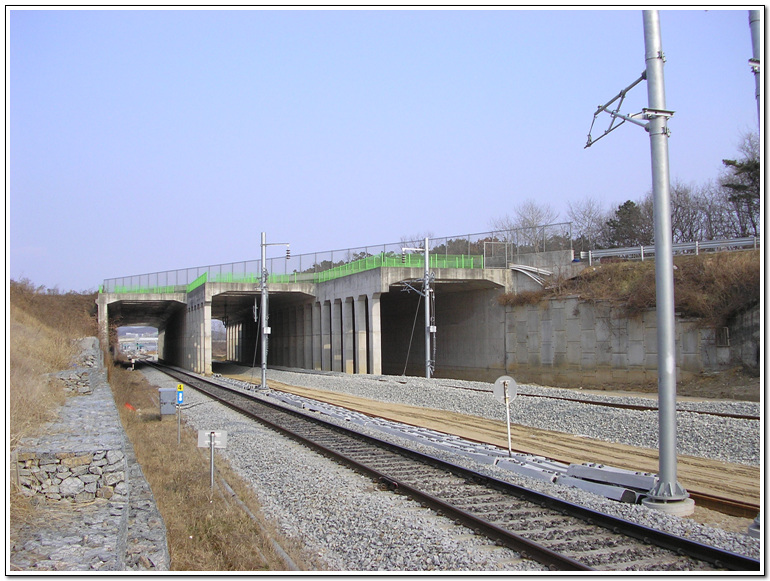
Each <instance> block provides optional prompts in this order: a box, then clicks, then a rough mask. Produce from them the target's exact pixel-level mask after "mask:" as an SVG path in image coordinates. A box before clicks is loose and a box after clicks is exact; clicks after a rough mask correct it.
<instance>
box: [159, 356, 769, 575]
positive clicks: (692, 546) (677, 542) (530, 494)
mask: <svg viewBox="0 0 770 581" xmlns="http://www.w3.org/2000/svg"><path fill="white" fill-rule="evenodd" d="M150 365H151V366H153V367H156V368H157V369H159V370H160V371H162V372H163V373H166V374H167V375H170V376H172V377H174V378H176V379H180V380H183V381H185V382H186V383H187V384H188V385H190V387H193V388H194V389H198V390H199V391H202V392H204V393H206V395H208V396H209V397H212V398H213V399H216V400H217V401H219V402H220V403H222V404H223V405H226V406H227V407H229V408H231V409H233V410H235V411H237V412H239V413H242V414H245V415H247V416H249V417H253V418H254V419H256V420H258V421H260V422H262V423H264V424H265V425H268V426H269V427H270V428H272V429H275V430H276V431H278V432H280V433H283V434H285V435H287V436H289V437H291V438H293V439H295V440H297V441H300V442H301V443H302V444H303V445H307V446H308V447H310V448H313V449H315V450H317V451H318V452H320V453H321V454H324V455H326V456H329V457H331V458H334V459H336V460H338V461H339V462H341V463H343V464H345V465H347V466H349V467H350V468H352V469H355V470H357V471H360V472H362V473H365V474H368V475H370V476H371V477H373V478H375V479H376V480H378V481H379V482H381V483H383V484H385V485H386V486H388V487H390V488H393V489H394V490H397V491H399V492H403V493H407V494H409V495H410V496H413V497H414V498H417V499H418V500H420V501H421V502H423V503H425V504H426V505H428V506H431V508H434V510H437V511H440V512H442V513H444V514H447V515H451V516H452V517H453V518H455V519H456V520H459V521H460V522H462V523H463V524H465V525H466V526H469V527H470V528H472V529H478V530H481V531H483V532H484V534H485V535H487V536H489V537H490V538H492V539H494V540H496V541H498V542H500V543H502V544H504V545H505V546H507V547H509V548H511V549H513V550H515V551H517V552H520V553H522V554H526V555H527V556H529V557H531V558H532V559H534V560H536V561H538V562H540V563H542V564H544V565H547V566H549V567H558V568H560V570H594V569H592V568H591V567H588V566H586V565H584V564H582V563H580V562H578V561H575V560H574V559H571V558H570V557H567V556H564V555H560V554H558V553H556V552H554V551H551V550H550V549H548V548H547V547H543V546H541V545H539V544H538V543H534V542H532V541H529V540H527V539H525V538H524V537H521V536H520V535H517V534H516V533H513V532H512V531H507V530H505V529H502V528H500V527H497V526H496V525H494V524H492V523H490V522H488V521H486V520H484V519H482V518H479V517H476V516H474V515H472V514H470V513H468V512H467V511H463V510H462V509H459V508H457V507H453V506H451V505H449V504H447V503H445V502H444V501H442V500H440V499H438V498H435V497H433V496H431V495H429V494H427V493H425V492H422V491H420V490H418V489H416V488H415V487H413V486H411V485H409V484H407V483H404V482H401V481H400V480H398V479H395V478H393V477H392V476H388V475H385V474H383V473H381V472H379V471H378V470H376V469H374V468H372V467H370V466H366V465H364V464H361V463H360V462H358V461H356V460H354V459H352V458H349V457H347V456H345V455H344V454H340V453H338V452H336V451H334V450H332V449H330V448H328V447H326V446H324V445H322V444H320V443H318V442H315V441H313V440H312V439H309V438H307V437H305V436H303V435H302V434H299V433H297V432H294V431H293V430H290V429H288V428H286V427H285V426H281V425H279V424H276V423H274V422H272V421H270V420H267V419H265V418H262V417H259V416H256V415H255V414H254V413H253V412H249V411H248V410H245V409H243V408H242V407H240V406H239V405H238V404H236V403H233V402H231V401H228V400H227V399H225V398H224V397H221V396H218V395H216V394H213V393H212V392H211V390H210V388H214V389H217V390H221V391H224V392H227V393H228V394H235V395H236V396H237V397H239V398H243V399H244V400H248V401H249V403H252V404H259V405H262V406H265V407H268V408H271V409H273V410H278V411H280V412H282V413H285V414H286V415H289V416H292V417H295V418H302V419H303V420H306V421H309V422H312V423H315V424H319V425H323V426H327V427H330V428H331V429H333V430H334V431H335V432H338V433H342V434H346V435H350V436H351V437H354V438H356V439H358V440H361V441H364V442H367V443H370V444H373V445H375V446H378V447H380V448H384V449H387V450H390V451H393V452H396V453H398V454H401V455H404V456H408V457H412V458H414V459H417V460H419V461H421V462H423V463H425V464H429V465H432V466H434V467H439V468H441V469H444V470H446V471H448V472H450V473H453V474H456V475H458V476H461V477H463V478H466V479H468V480H471V481H474V482H477V483H483V484H485V485H486V486H488V487H490V488H492V489H495V490H498V491H501V492H504V493H506V494H510V495H512V496H515V497H518V498H520V499H523V500H527V501H529V502H531V503H533V504H536V505H539V506H540V507H543V508H547V509H550V510H553V511H555V512H559V513H561V514H565V515H569V516H571V517H574V518H578V519H580V520H582V521H584V522H586V523H587V524H591V525H597V526H600V527H603V528H605V529H607V530H609V531H611V532H613V533H615V534H621V535H625V536H628V537H631V538H634V539H637V540H640V541H642V542H643V543H645V544H654V545H657V546H659V547H662V548H664V549H667V550H669V551H672V552H674V553H677V554H679V555H687V556H690V557H692V558H694V559H697V560H699V561H704V562H707V563H710V564H712V565H714V566H715V567H718V568H726V569H731V570H735V571H752V570H759V567H760V564H759V561H757V560H756V559H752V558H750V557H745V556H743V555H738V554H736V553H732V552H729V551H724V550H721V549H717V548H715V547H711V546H708V545H704V544H702V543H698V542H696V541H691V540H689V539H685V538H682V537H676V536H674V535H671V534H669V533H665V532H662V531H658V530H656V529H652V528H649V527H645V526H643V525H639V524H637V523H633V522H630V521H627V520H624V519H621V518H617V517H613V516H610V515H606V514H603V513H601V512H597V511H594V510H591V509H589V508H585V507H582V506H579V505H576V504H573V503H570V502H567V501H564V500H561V499H558V498H555V497H551V496H548V495H546V494H543V493H540V492H537V491H534V490H530V489H528V488H525V487H522V486H518V485H515V484H511V483H508V482H504V481H501V480H497V479H495V478H493V477H490V476H487V475H483V474H479V473H477V472H474V471H473V470H470V469H467V468H464V467H462V466H459V465H456V464H453V463H451V462H446V461H443V460H439V459H437V458H434V457H432V456H428V455H425V454H422V453H420V452H417V451H414V450H409V449H406V448H402V447H400V446H397V445H395V444H392V443H390V442H386V441H384V440H380V439H378V438H375V437H372V436H368V435H365V434H361V433H358V432H355V431H353V430H348V429H346V428H344V427H341V426H337V425H335V424H331V423H329V422H326V421H324V420H322V419H321V418H318V417H315V416H309V415H307V414H304V413H302V412H300V411H296V410H292V409H287V408H284V407H283V406H280V405H277V404H273V403H271V402H266V401H263V400H256V399H254V398H252V397H250V396H248V395H246V394H243V393H242V392H240V391H239V390H236V389H232V388H230V387H227V386H224V385H221V384H218V383H215V382H212V381H209V380H207V379H204V378H202V377H200V376H197V375H194V374H190V373H187V372H184V371H182V370H179V369H170V368H168V367H166V366H161V365H157V364H154V363H152V364H150ZM190 380H192V381H190ZM196 383H197V384H198V385H195V384H196ZM201 384H203V387H202V386H201ZM206 386H208V387H206Z"/></svg>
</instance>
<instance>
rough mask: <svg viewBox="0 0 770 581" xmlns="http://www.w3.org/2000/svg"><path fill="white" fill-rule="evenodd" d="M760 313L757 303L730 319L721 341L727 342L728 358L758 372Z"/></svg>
mask: <svg viewBox="0 0 770 581" xmlns="http://www.w3.org/2000/svg"><path fill="white" fill-rule="evenodd" d="M761 318H762V313H761V311H760V308H759V305H756V306H755V307H754V308H752V309H749V310H747V311H745V312H743V313H740V314H739V315H737V316H736V317H734V318H733V320H732V321H731V324H730V326H729V327H728V329H727V331H728V333H727V335H726V337H724V338H723V339H726V341H725V340H723V343H722V344H724V343H728V344H729V346H728V347H727V348H728V349H729V350H730V360H731V362H733V363H736V364H740V365H743V366H744V367H746V368H748V369H749V370H751V371H753V372H755V373H757V374H758V373H759V351H760V349H761V348H762V347H761V335H760V320H761Z"/></svg>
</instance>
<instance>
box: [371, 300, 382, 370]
mask: <svg viewBox="0 0 770 581" xmlns="http://www.w3.org/2000/svg"><path fill="white" fill-rule="evenodd" d="M369 372H370V373H373V374H374V375H382V325H381V323H380V293H374V294H372V295H371V296H370V297H369Z"/></svg>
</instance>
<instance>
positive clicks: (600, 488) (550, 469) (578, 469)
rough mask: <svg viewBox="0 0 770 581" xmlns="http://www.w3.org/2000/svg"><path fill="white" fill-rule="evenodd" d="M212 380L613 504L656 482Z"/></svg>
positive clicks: (635, 499)
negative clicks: (567, 488)
mask: <svg viewBox="0 0 770 581" xmlns="http://www.w3.org/2000/svg"><path fill="white" fill-rule="evenodd" d="M214 379H215V380H217V381H220V382H222V383H223V384H225V385H227V386H231V387H236V388H239V389H240V390H242V391H245V392H249V393H252V394H254V395H255V396H256V397H258V398H264V399H268V398H269V399H270V400H272V401H275V400H278V401H280V402H282V403H283V404H285V405H288V406H291V407H294V408H298V409H302V410H306V411H307V412H311V413H317V414H321V415H325V416H328V417H329V418H334V419H336V420H338V421H342V422H346V423H347V422H349V423H353V424H356V425H359V426H362V427H367V428H369V429H375V430H378V431H380V432H382V433H384V434H390V435H393V436H397V437H400V438H403V439H406V440H410V441H413V442H415V443H417V444H420V445H423V446H429V447H431V448H434V449H435V450H440V451H446V452H451V453H454V454H458V455H461V456H464V457H466V458H469V459H471V460H474V461H476V462H479V463H481V464H486V465H491V466H496V467H498V468H502V469H504V470H508V471H510V472H513V473H515V474H518V475H521V476H526V477H530V478H536V479H538V480H543V481H547V482H552V483H554V484H560V485H563V486H571V487H574V488H580V489H582V490H585V491H587V492H591V493H594V494H598V495H600V496H603V497H605V498H608V499H611V500H616V501H618V502H626V503H631V504H638V503H640V502H641V500H642V498H644V496H646V493H647V491H649V490H650V489H652V488H653V486H654V485H655V484H656V482H657V476H656V475H655V474H651V473H648V472H633V471H631V470H625V469H623V468H613V467H610V466H605V465H602V464H595V463H590V464H566V463H563V462H558V461H555V460H550V459H548V458H544V457H542V456H533V455H529V454H521V453H516V452H513V453H511V455H509V454H508V451H507V450H503V449H501V448H498V447H497V446H493V445H491V444H483V443H479V442H473V441H470V440H466V439H464V438H460V437H459V436H455V435H451V434H444V433H442V432H437V431H435V430H431V429H429V428H422V427H417V426H410V425H408V424H401V423H398V422H393V421H391V420H387V419H383V418H373V417H370V416H367V415H365V414H362V413H359V412H356V411H352V410H348V409H346V408H343V407H339V406H335V405H332V404H328V403H325V402H320V401H316V400H312V399H308V398H305V397H302V396H298V395H294V394H289V393H284V392H277V391H272V390H263V389H260V388H256V389H255V386H254V385H253V384H251V383H248V382H245V381H239V380H237V379H231V378H228V377H222V376H221V375H218V374H215V375H214Z"/></svg>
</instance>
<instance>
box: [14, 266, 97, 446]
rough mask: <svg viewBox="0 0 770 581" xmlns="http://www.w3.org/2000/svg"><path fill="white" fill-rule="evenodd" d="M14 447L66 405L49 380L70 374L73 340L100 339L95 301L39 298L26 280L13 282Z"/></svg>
mask: <svg viewBox="0 0 770 581" xmlns="http://www.w3.org/2000/svg"><path fill="white" fill-rule="evenodd" d="M9 291H10V292H9V299H10V320H9V330H10V337H9V352H10V366H9V375H10V386H9V398H8V399H9V420H10V422H9V431H10V447H11V449H14V448H15V447H16V445H17V444H18V442H19V440H20V439H21V438H23V437H24V436H27V435H32V434H35V433H37V432H39V430H40V429H41V427H42V426H43V425H44V424H45V422H47V421H50V420H51V419H53V417H54V415H55V413H56V410H57V409H58V408H59V407H60V406H61V405H62V404H63V403H64V393H63V391H62V388H61V385H60V384H59V382H57V381H52V380H50V379H49V377H48V376H47V375H46V374H49V373H55V372H57V371H61V370H63V369H66V368H67V367H69V366H70V364H71V363H72V360H73V357H74V356H75V355H76V346H75V344H74V340H75V339H78V338H81V337H86V336H93V335H95V334H96V320H95V317H94V314H95V305H94V300H95V298H96V297H95V295H94V294H80V293H67V294H65V295H48V294H43V293H40V292H37V291H36V290H35V287H34V286H33V285H32V284H31V283H30V282H29V281H26V280H23V281H20V282H17V281H13V280H12V281H10V286H9Z"/></svg>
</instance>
